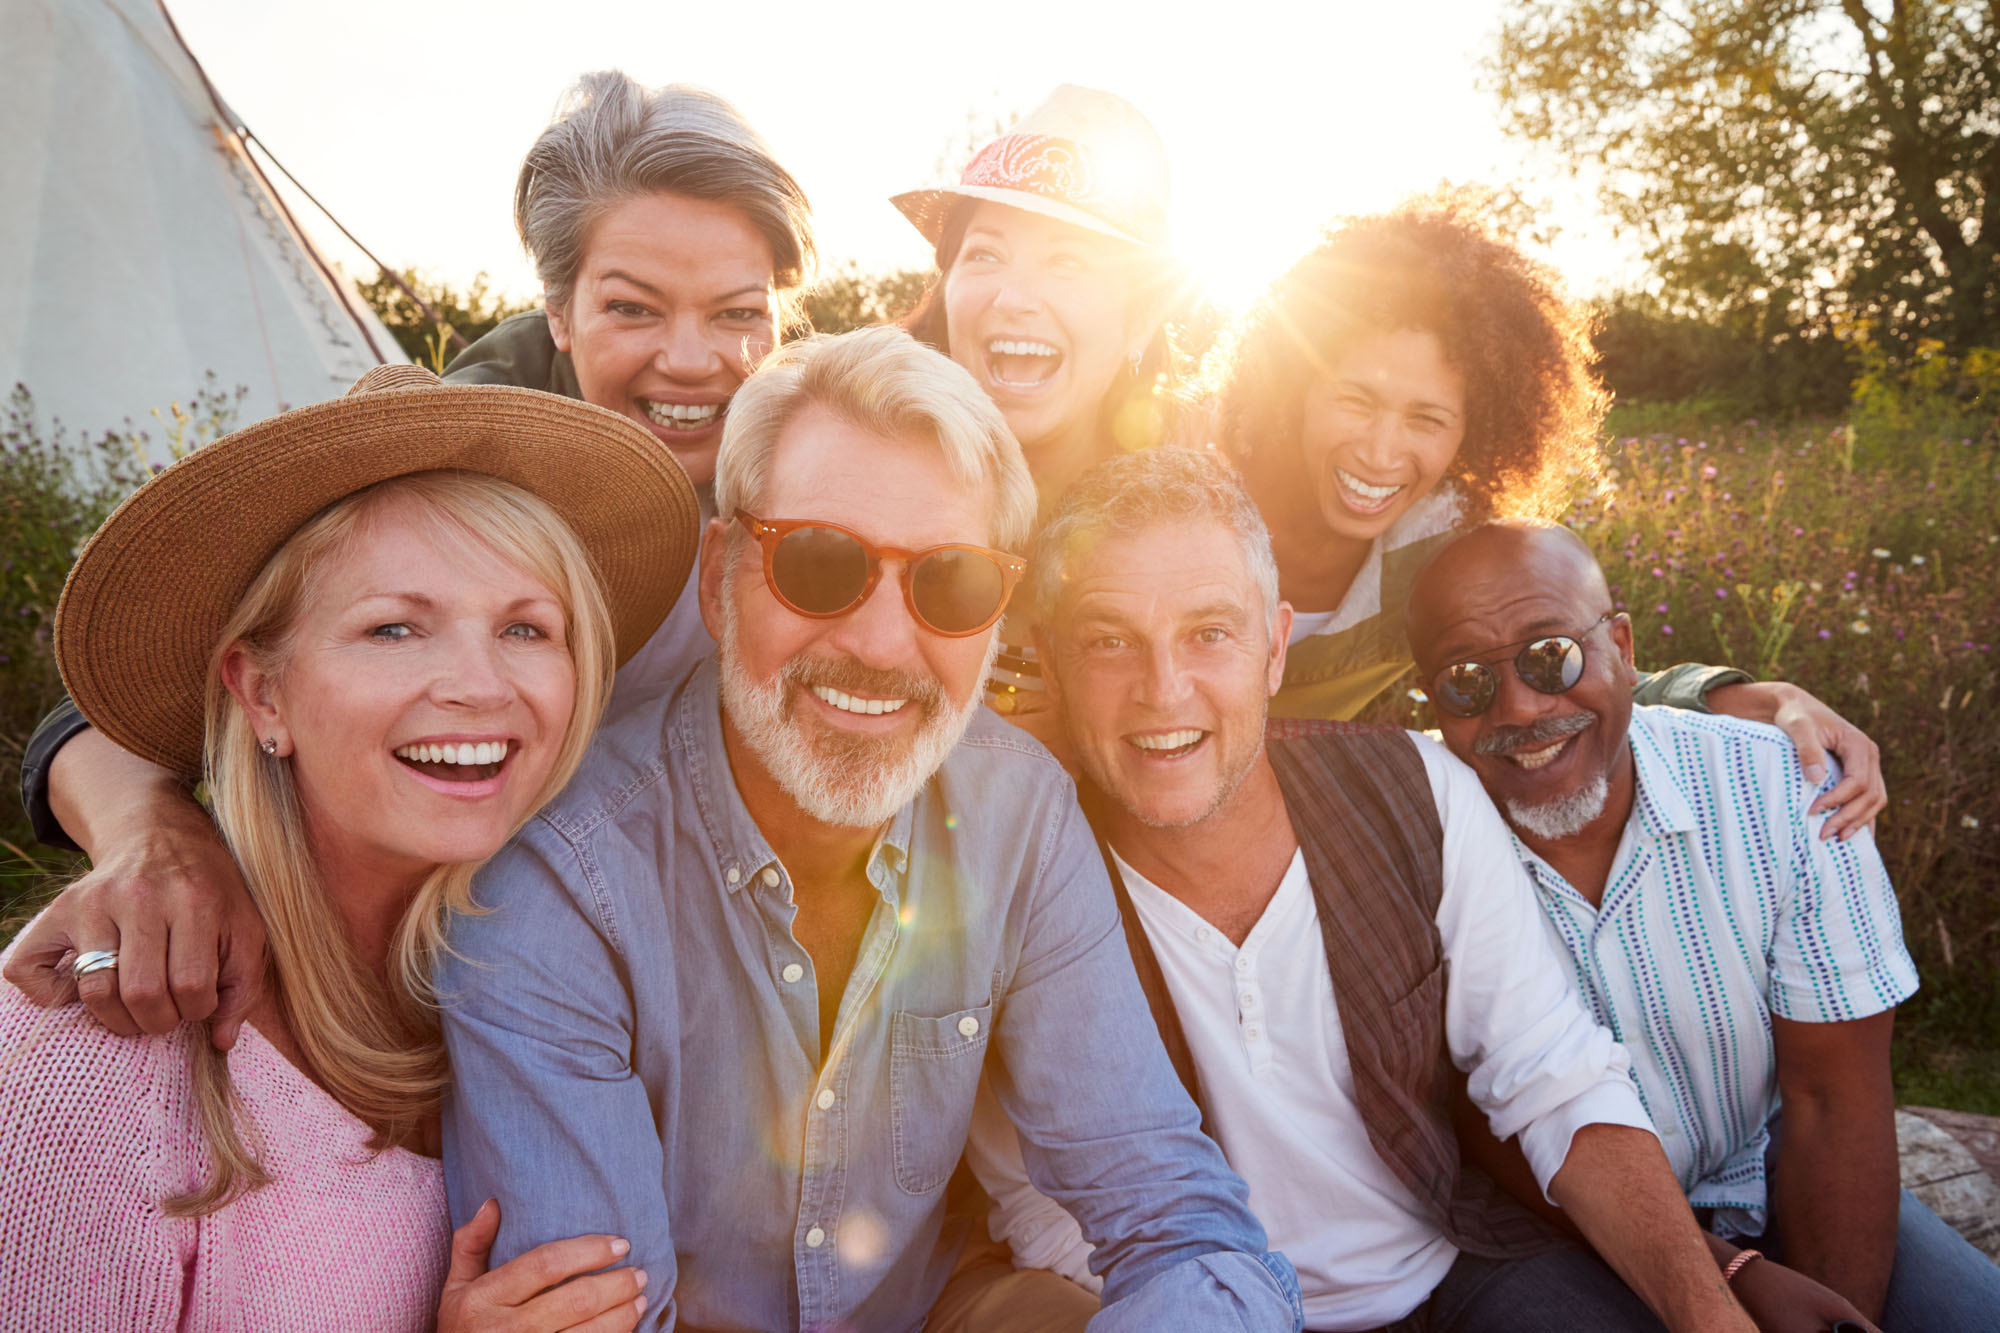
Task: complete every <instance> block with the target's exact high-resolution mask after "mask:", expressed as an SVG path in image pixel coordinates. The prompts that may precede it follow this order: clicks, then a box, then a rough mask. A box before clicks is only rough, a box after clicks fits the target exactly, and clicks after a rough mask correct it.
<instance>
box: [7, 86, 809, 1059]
mask: <svg viewBox="0 0 2000 1333" xmlns="http://www.w3.org/2000/svg"><path fill="white" fill-rule="evenodd" d="M514 221H515V224H516V227H517V229H518V230H519V232H520V235H521V241H522V244H523V245H524V246H525V247H526V249H527V251H528V254H529V256H530V258H531V259H532V260H533V261H534V264H535V271H536V275H537V276H538V277H539V278H540V280H541V282H542V286H543V307H542V308H539V309H536V310H531V311H527V312H524V313H522V314H519V315H515V316H513V317H512V318H510V319H507V320H505V321H503V322H502V323H501V325H500V326H499V327H498V328H496V329H495V330H493V331H492V332H491V333H489V334H487V335H486V336H485V337H483V338H481V339H480V340H479V341H478V342H476V343H474V344H473V345H472V346H471V347H470V348H468V349H466V351H464V352H463V353H461V354H460V355H459V357H458V358H457V359H456V360H455V361H453V362H452V364H451V365H450V366H449V367H448V368H447V369H446V371H445V376H444V378H445V382H446V383H449V384H488V385H515V386H518V387H521V388H528V389H540V390H544V391H546V392H549V393H556V394H561V395H563V396H564V397H567V398H573V399H580V400H582V401H584V402H588V403H593V404H595V405H596V406H598V407H602V408H605V409H607V410H609V411H612V412H616V413H618V414H619V415H621V416H624V417H626V418H628V419H630V420H631V421H633V422H634V423H635V425H636V426H637V427H638V428H642V429H644V430H646V431H648V432H650V433H651V434H652V435H653V437H654V438H655V439H657V440H659V441H660V442H661V443H662V444H664V445H665V446H666V447H667V448H668V449H670V450H671V451H672V452H673V454H674V456H675V457H676V458H677V459H678V460H679V461H680V463H681V464H682V466H683V467H684V468H685V469H686V471H687V473H688V476H689V478H690V479H691V480H692V481H693V482H694V483H695V494H696V496H697V498H698V499H699V500H700V502H701V505H702V509H703V513H704V516H706V515H707V514H708V513H711V512H712V510H713V502H712V500H711V499H710V487H709V480H710V477H711V476H712V475H713V472H714V467H715V450H716V446H717V444H718V442H719V441H720V438H721V433H722V424H723V421H724V420H725V419H726V417H727V414H728V405H729V401H730V398H731V397H732V396H733V395H734V393H735V391H736V389H737V387H738V386H739V385H740V384H741V383H742V382H743V378H744V376H745V375H747V374H748V373H749V372H750V371H751V370H752V369H754V368H755V365H756V363H757V362H758V361H759V360H761V359H762V358H763V356H764V355H765V354H766V353H767V352H768V351H769V350H770V349H771V347H772V346H773V345H775V343H776V342H777V341H778V339H779V338H780V337H781V336H782V335H783V334H784V333H785V332H786V331H787V330H789V329H793V328H797V327H800V326H802V324H803V322H804V314H803V306H804V291H805V284H806V282H807V280H808V279H809V277H810V274H811V271H812V267H813V263H814V257H815V247H814V241H813V233H812V217H811V212H810V208H809V205H808V204H807V201H806V197H805V194H804V192H803V191H802V190H801V189H800V188H799V185H798V182H797V181H796V180H794V179H793V177H792V176H791V174H790V173H789V172H788V171H786V170H785V168H784V167H783V166H782V165H780V164H779V162H778V161H777V160H776V158H775V157H774V156H773V154H772V152H771V150H770V147H769V145H767V144H766V143H765V142H764V140H763V139H762V137H761V136H759V135H758V133H757V132H756V130H754V129H753V128H752V127H751V126H750V125H749V123H748V122H746V121H745V120H744V119H743V117H742V116H741V114H739V113H738V112H737V111H736V109H735V108H734V107H732V106H731V105H730V104H729V103H728V102H726V101H724V100H723V99H722V98H720V97H717V96H716V95H715V94H713V93H709V92H705V91H703V90H701V89H698V88H692V87H687V86H684V85H670V86H668V87H664V88H645V87H642V86H640V85H639V84H638V83H636V82H634V81H633V80H632V79H630V78H629V77H627V76H626V75H624V74H620V73H617V72H616V71H603V72H599V73H595V74H588V75H585V76H584V77H583V78H582V79H580V80H578V82H577V83H576V85H575V86H574V87H573V88H571V89H570V90H569V91H568V92H567V93H566V94H565V95H564V97H563V99H562V102H561V104H560V105H559V107H558V110H557V113H556V116H555V118H554V120H553V121H552V123H551V124H550V125H549V126H548V127H547V128H546V129H545V130H543V131H542V133H541V134H540V136H538V137H537V139H536V140H535V143H534V145H533V146H532V147H531V148H530V149H529V151H528V154H527V157H526V159H525V160H524V161H523V163H522V165H521V171H520V177H519V180H518V181H517V183H516V187H515V193H514ZM690 577H692V576H690ZM696 600H697V599H695V598H692V597H685V598H682V599H680V600H679V601H678V602H677V603H676V604H675V607H674V610H673V611H672V612H671V613H670V614H669V615H668V616H667V618H666V620H665V621H664V622H663V623H662V624H661V626H660V628H659V629H658V630H657V631H656V632H655V633H654V635H653V636H652V638H651V639H650V640H648V641H647V643H646V644H645V645H644V647H643V648H641V649H640V650H639V651H638V652H636V653H633V654H631V655H630V660H629V661H628V662H627V663H626V664H625V666H624V667H623V668H621V669H620V671H619V673H618V686H617V688H616V689H615V690H614V691H613V695H612V703H611V705H610V707H611V711H612V714H613V715H614V716H615V715H616V714H617V713H618V712H620V711H622V710H623V709H624V708H626V707H632V706H636V705H638V704H640V703H643V702H644V700H645V699H646V698H648V697H650V696H651V695H652V694H654V693H655V692H657V691H658V690H660V689H664V688H666V687H668V686H670V685H672V684H673V683H674V682H675V681H677V680H678V679H679V678H680V677H681V676H682V675H683V674H685V672H686V671H687V669H688V668H690V667H692V666H693V665H694V663H696V662H697V661H699V660H701V659H702V658H703V657H705V656H707V655H708V653H709V652H710V651H711V650H712V648H713V647H714V643H713V640H711V639H710V638H709V636H708V632H707V630H705V629H704V628H703V627H702V623H701V616H700V614H699V611H698V608H697V607H696ZM101 742H102V738H101V737H97V736H92V735H91V734H89V732H88V724H87V721H86V719H85V718H84V717H83V716H82V715H81V714H79V713H78V712H77V711H76V710H75V709H74V708H70V707H67V706H64V707H61V708H58V709H57V710H56V711H55V712H54V713H52V714H50V716H49V717H48V718H47V719H46V720H45V721H44V722H43V723H42V725H41V727H39V728H38V729H37V731H36V733H35V736H34V738H33V739H32V740H31V741H30V743H29V746H28V751H27V753H26V755H24V757H23V761H22V765H21V775H22V783H21V785H22V793H23V796H24V798H25V804H26V805H27V807H28V813H29V817H30V819H31V820H32V822H33V824H34V827H35V832H36V836H37V837H39V838H40V839H41V840H42V841H43V842H45V843H48V844H50V845H51V846H57V847H69V848H76V849H80V850H83V851H87V852H89V853H90V854H91V856H92V859H93V861H94V863H95V865H96V867H97V871H96V873H94V874H93V875H92V876H91V877H90V878H89V879H87V880H85V881H83V882H82V883H81V885H80V886H79V888H78V889H77V891H76V892H74V893H71V894H68V895H66V896H65V897H64V899H63V900H62V901H61V902H60V903H59V904H58V906H57V907H56V908H55V909H53V910H52V911H50V912H49V913H47V914H46V915H45V916H44V918H43V920H42V921H41V922H40V923H39V924H38V926H36V927H32V928H30V930H29V931H27V932H25V938H24V941H23V944H24V947H23V948H22V949H19V950H17V951H16V953H15V955H14V957H13V959H12V961H11V965H10V967H9V968H8V971H7V974H6V975H7V979H8V980H10V981H12V982H14V983H15V984H16V985H18V986H20V987H21V988H22V989H23V990H25V991H27V992H28V993H29V995H31V996H32V997H34V998H36V999H38V1000H40V1001H42V1002H43V1003H56V1002H60V1001H62V1000H64V999H67V998H69V997H70V996H71V995H73V994H75V993H76V991H75V990H74V989H73V988H72V987H71V984H70V978H69V974H68V972H67V971H66V970H65V959H66V958H67V956H68V955H69V953H70V952H71V951H72V949H90V948H94V947H98V946H99V945H101V944H104V943H106V942H107V941H108V940H114V939H118V938H119V937H120V936H121V935H123V936H125V937H127V938H126V942H125V948H126V957H125V966H124V969H123V971H122V972H121V973H119V974H115V975H114V974H106V975H103V976H99V977H97V978H96V979H95V980H88V981H86V983H85V984H84V985H83V986H82V988H81V996H82V999H83V1001H84V1003H85V1004H86V1005H87V1006H88V1007H89V1008H90V1010H91V1012H92V1013H94V1014H96V1015H97V1017H98V1018H99V1020H100V1021H102V1022H104V1023H105V1024H107V1025H108V1026H110V1027H111V1028H112V1029H113V1030H114V1031H119V1032H127V1033H130V1032H138V1031H146V1032H166V1031H169V1030H171V1029H172V1028H173V1027H174V1026H175V1025H176V1024H178V1023H180V1022H182V1021H183V1020H191V1019H196V1018H203V1017H206V1016H208V1014H209V1013H210V1012H212V1011H217V1010H218V1006H219V1015H220V1017H221V1018H222V1020H223V1021H222V1022H220V1023H218V1024H217V1026H216V1035H217V1039H218V1040H219V1041H221V1042H223V1043H225V1044H227V1043H228V1042H230V1041H232V1040H234V1034H235V1022H234V1020H235V1019H236V1018H237V1017H239V1016H240V1013H241V1003H242V1001H243V1000H245V999H247V997H248V992H249V991H250V990H252V989H254V972H253V970H252V969H253V966H254V960H255V959H256V957H257V955H258V953H259V951H260V948H261V942H260V940H259V938H258V934H259V932H258V927H257V921H256V916H255V913H253V912H252V911H251V910H250V907H249V903H248V900H247V899H246V898H245V897H244V895H243V893H242V891H241V889H240V888H239V887H237V885H236V881H235V874H234V868H233V866H232V865H231V864H230V862H229V859H228V857H227V855H226V854H225V852H224V851H223V849H222V847H221V844H220V843H218V842H217V841H216V839H215V836H214V832H213V829H212V828H211V827H210V824H209V821H208V819H207V818H206V817H205V816H204V815H203V814H202V813H201V812H200V811H199V810H197V809H195V808H194V807H193V806H192V805H191V804H190V803H189V802H188V801H187V800H186V799H185V796H184V793H182V792H180V791H179V790H178V789H177V788H176V787H175V786H174V784H173V783H172V782H171V780H170V775H167V774H164V773H162V772H159V771H157V770H155V769H153V768H151V767H150V766H148V765H145V764H143V763H139V762H137V761H135V760H134V759H133V758H132V756H130V755H126V754H123V753H121V752H119V751H118V750H116V749H115V747H112V746H109V745H105V744H102V743H101ZM196 916H200V917H205V918H207V919H210V920H219V921H220V922H221V925H222V929H223V933H224V936H225V943H226V945H227V947H226V948H225V950H224V954H223V961H222V964H221V971H220V975H219V977H218V973H217V966H216V961H215V956H214V950H213V948H212V947H211V948H210V949H209V950H208V951H207V957H205V958H200V959H197V958H196V955H198V954H200V953H201V952H202V951H201V950H196V949H192V948H190V949H189V950H188V951H187V956H186V957H175V958H169V957H168V955H167V950H166V942H167V941H168V940H169V939H170V938H171V936H172V935H173V933H174V930H173V926H174V923H177V922H178V923H185V922H187V921H189V920H190V919H191V918H193V917H196Z"/></svg>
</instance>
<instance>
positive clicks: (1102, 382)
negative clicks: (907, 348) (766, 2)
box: [892, 84, 1183, 741]
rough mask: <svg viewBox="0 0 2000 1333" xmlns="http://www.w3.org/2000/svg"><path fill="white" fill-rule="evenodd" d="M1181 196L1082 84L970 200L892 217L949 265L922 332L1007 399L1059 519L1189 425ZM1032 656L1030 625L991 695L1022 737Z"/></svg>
mask: <svg viewBox="0 0 2000 1333" xmlns="http://www.w3.org/2000/svg"><path fill="white" fill-rule="evenodd" d="M1168 184H1169V172H1168V164H1167V151H1166V145H1165V144H1163V143H1162V142H1161V141H1160V136H1159V134H1158V133H1157V132H1156V131H1155V130H1154V129H1153V126H1152V124H1151V122H1149V121H1148V120H1147V119H1146V117H1145V116H1144V115H1143V114H1141V113H1140V111H1139V110H1138V108H1136V107H1134V106H1133V105H1132V104H1131V103H1130V102H1127V101H1125V99H1123V98H1121V97H1117V96H1115V95H1113V94H1111V93H1107V92H1100V91H1099V90H1097V89H1095V88H1080V87H1076V86H1074V85H1070V84H1065V85H1064V86H1062V87H1060V88H1057V89H1056V90H1055V92H1054V93H1052V94H1050V96H1049V98H1048V100H1047V101H1046V102H1044V103H1042V105H1040V106H1039V107H1037V108H1035V109H1034V110H1033V111H1031V112H1029V113H1028V114H1027V115H1026V116H1023V117H1022V118H1021V119H1020V120H1019V121H1018V122H1016V123H1015V124H1014V125H1013V126H1012V127H1011V128H1010V129H1009V130H1008V131H1007V133H1005V134H1003V135H1001V136H1000V137H999V138H997V139H995V140H994V141H993V142H991V143H989V144H987V145H986V146H985V147H983V148H981V149H980V150H979V152H978V153H976V154H975V155H974V156H973V158H972V161H971V162H970V163H969V164H968V165H967V166H966V168H965V171H964V172H963V173H962V174H961V176H960V177H959V179H958V181H957V182H956V183H955V184H951V185H945V186H940V187H937V188H934V189H925V190H912V191H909V192H907V193H905V194H899V195H897V196H896V197H895V199H894V200H893V201H892V202H893V203H894V204H895V205H896V207H897V208H898V209H900V210H901V211H902V213H903V215H904V216H905V217H907V218H908V219H909V220H910V222H911V223H912V224H913V225H915V227H916V228H917V230H918V231H920V232H922V233H923V235H924V238H925V239H926V240H928V241H930V243H931V244H932V245H933V246H934V247H936V254H937V265H938V273H937V276H936V277H935V278H933V279H932V281H931V285H930V288H929V290H928V291H927V292H926V293H925V296H924V299H923V301H922V302H921V303H920V304H919V305H918V307H917V309H916V311H915V312H914V313H913V314H911V315H910V317H909V318H908V319H907V320H905V321H904V327H906V328H908V329H909V331H910V332H911V333H912V334H914V335H915V336H916V337H917V338H918V339H920V340H922V341H924V342H927V343H929V344H931V345H932V346H933V347H936V348H937V349H938V350H939V351H942V352H944V353H945V354H947V355H948V356H950V357H951V358H952V359H953V360H954V361H957V362H958V363H959V364H960V365H962V366H964V367H965V368H966V369H967V370H969V371H971V372H972V374H973V377H974V378H975V379H977V380H978V381H979V384H980V387H982V388H984V389H985V390H986V393H987V396H989V397H990V398H992V399H993V402H994V404H995V405H996V406H998V407H999V409H1000V411H1001V412H1002V414H1004V415H1005V416H1006V418H1007V425H1008V428H1009V429H1011V430H1012V431H1013V432H1014V436H1015V438H1016V439H1018V440H1019V441H1020V442H1021V451H1022V453H1023V454H1024V455H1025V456H1026V457H1027V460H1028V470H1029V471H1030V472H1031V473H1032V474H1033V475H1034V478H1035V489H1036V491H1037V492H1038V493H1039V494H1040V497H1041V501H1042V507H1043V508H1044V509H1047V508H1048V507H1050V506H1051V505H1052V504H1053V503H1054V501H1055V499H1056V497H1057V496H1059V495H1061V494H1062V492H1063V490H1064V489H1065V488H1066V487H1067V486H1068V485H1069V483H1070V482H1072V481H1074V480H1075V479H1076V478H1077V477H1079V476H1081V475H1082V474H1083V473H1084V472H1085V471H1087V470H1088V469H1089V468H1090V466H1091V465H1092V464H1094V463H1096V462H1098V461H1099V460H1100V459H1103V458H1105V457H1108V456H1109V455H1110V454H1112V453H1114V452H1117V451H1119V450H1123V449H1139V448H1146V447H1149V446H1152V445H1155V444H1159V443H1162V442H1163V441H1165V440H1166V439H1168V438H1169V437H1170V436H1172V435H1174V434H1176V433H1177V430H1178V428H1179V427H1180V426H1181V424H1182V419H1183V414H1182V412H1181V411H1180V410H1179V405H1178V402H1177V399H1176V398H1175V395H1174V393H1173V389H1174V386H1175V382H1176V378H1177V370H1178V369H1179V367H1178V358H1177V356H1176V353H1175V350H1174V347H1173V343H1172V339H1171V337H1170V331H1169V327H1168V314H1169V312H1170V311H1171V310H1172V309H1173V307H1174V305H1175V303H1176V301H1177V300H1178V299H1179V297H1180V296H1181V294H1182V286H1183V285H1182V284H1181V283H1180V281H1179V278H1178V275H1179V269H1178V267H1177V265H1175V264H1174V263H1173V261H1172V260H1171V258H1170V257H1169V251H1168V248H1167V202H1168ZM1031 643H1032V639H1031V637H1030V633H1029V627H1028V626H1027V625H1025V624H1020V623H1017V622H1016V621H1015V620H1010V621H1009V622H1008V624H1006V625H1005V626H1003V628H1002V631H1001V648H1000V655H999V657H998V658H997V659H996V662H995V669H994V672H993V675H992V678H991V680H990V681H989V682H988V702H989V703H991V704H992V705H993V706H994V708H996V709H997V710H999V711H1000V712H1002V713H1006V714H1009V715H1010V716H1014V717H1015V718H1016V719H1017V720H1018V719H1020V718H1023V717H1029V716H1031V715H1033V714H1034V713H1036V712H1038V711H1039V710H1040V706H1041V699H1042V694H1041V669H1040V667H1039V666H1038V665H1037V663H1036V661H1035V652H1034V649H1033V648H1032V647H1031V646H1030V644H1031ZM1030 729H1031V730H1034V731H1035V732H1036V734H1037V735H1038V736H1040V735H1042V732H1041V729H1040V728H1038V727H1035V726H1033V725H1032V724H1031V725H1030ZM1042 739H1044V740H1045V741H1047V740H1054V739H1055V737H1053V736H1052V735H1051V736H1042Z"/></svg>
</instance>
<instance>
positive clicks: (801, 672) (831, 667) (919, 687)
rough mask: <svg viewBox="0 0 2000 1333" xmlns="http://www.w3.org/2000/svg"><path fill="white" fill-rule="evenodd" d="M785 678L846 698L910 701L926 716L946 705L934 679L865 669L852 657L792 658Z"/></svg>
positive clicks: (940, 689)
mask: <svg viewBox="0 0 2000 1333" xmlns="http://www.w3.org/2000/svg"><path fill="white" fill-rule="evenodd" d="M785 678H786V679H787V680H789V681H791V682H792V683H793V684H795V685H798V686H800V687H801V688H804V689H811V688H812V687H813V686H815V685H824V686H825V687H826V688H828V689H830V690H840V691H842V692H844V693H847V694H872V695H876V696H878V697H888V698H895V699H908V700H909V701H910V702H911V703H914V704H917V705H919V706H920V707H921V708H922V709H923V710H924V714H925V715H926V716H935V715H936V714H937V712H938V711H939V710H940V709H942V708H943V707H944V705H945V697H944V686H943V685H940V684H939V683H938V682H937V679H936V678H935V677H931V676H913V675H911V674H910V673H909V672H907V671H884V670H879V669H877V668H874V667H866V666H863V665H862V664H861V663H859V662H857V661H855V660H854V659H853V658H851V657H813V658H793V659H792V660H791V661H790V662H787V663H786V664H785Z"/></svg>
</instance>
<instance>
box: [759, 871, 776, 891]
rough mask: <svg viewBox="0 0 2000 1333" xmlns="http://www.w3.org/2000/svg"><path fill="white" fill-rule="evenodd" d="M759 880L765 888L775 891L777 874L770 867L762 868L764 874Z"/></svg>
mask: <svg viewBox="0 0 2000 1333" xmlns="http://www.w3.org/2000/svg"><path fill="white" fill-rule="evenodd" d="M761 878H762V879H763V881H764V887H765V888H767V889H775V888H777V887H778V872H777V871H775V870H773V869H771V867H769V866H765V867H764V873H763V875H762V877H761Z"/></svg>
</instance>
